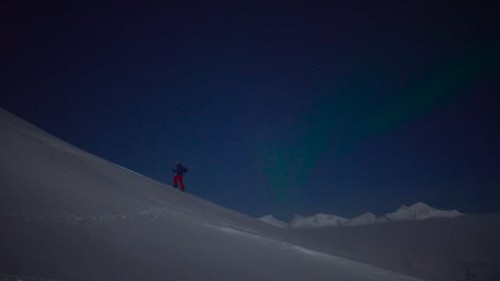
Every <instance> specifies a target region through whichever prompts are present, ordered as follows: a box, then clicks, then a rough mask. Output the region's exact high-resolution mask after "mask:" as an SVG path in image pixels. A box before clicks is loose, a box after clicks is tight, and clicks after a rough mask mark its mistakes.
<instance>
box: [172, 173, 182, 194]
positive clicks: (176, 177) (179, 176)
mask: <svg viewBox="0 0 500 281" xmlns="http://www.w3.org/2000/svg"><path fill="white" fill-rule="evenodd" d="M179 182H180V183H181V190H182V191H184V182H183V181H182V175H175V177H174V187H175V188H177V183H179Z"/></svg>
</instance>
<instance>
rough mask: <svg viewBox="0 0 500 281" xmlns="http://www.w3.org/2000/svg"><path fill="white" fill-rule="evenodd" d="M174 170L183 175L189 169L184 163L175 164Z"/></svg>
mask: <svg viewBox="0 0 500 281" xmlns="http://www.w3.org/2000/svg"><path fill="white" fill-rule="evenodd" d="M172 171H173V172H174V173H176V174H177V175H179V176H182V175H184V174H185V173H187V171H188V169H186V167H184V166H182V164H177V165H176V166H175V169H172Z"/></svg>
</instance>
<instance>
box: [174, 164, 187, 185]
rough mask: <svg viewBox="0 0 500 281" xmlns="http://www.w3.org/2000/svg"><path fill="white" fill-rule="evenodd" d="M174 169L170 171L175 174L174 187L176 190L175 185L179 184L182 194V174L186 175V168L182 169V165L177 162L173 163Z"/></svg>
mask: <svg viewBox="0 0 500 281" xmlns="http://www.w3.org/2000/svg"><path fill="white" fill-rule="evenodd" d="M175 164H176V165H175V169H172V171H173V172H174V173H175V176H174V187H175V188H177V184H178V183H180V184H181V190H182V192H184V189H185V188H184V182H183V181H182V176H183V175H184V173H187V171H188V169H186V167H184V166H183V165H182V164H181V161H177V162H176V163H175Z"/></svg>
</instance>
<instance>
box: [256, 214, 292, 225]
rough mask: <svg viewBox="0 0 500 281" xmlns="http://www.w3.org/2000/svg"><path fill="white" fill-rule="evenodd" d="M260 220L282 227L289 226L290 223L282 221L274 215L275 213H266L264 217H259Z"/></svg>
mask: <svg viewBox="0 0 500 281" xmlns="http://www.w3.org/2000/svg"><path fill="white" fill-rule="evenodd" d="M259 220H260V221H262V222H265V223H268V224H270V225H273V226H276V227H280V228H287V227H288V224H287V223H286V222H282V221H280V220H278V219H277V218H275V217H273V215H266V216H263V217H260V218H259Z"/></svg>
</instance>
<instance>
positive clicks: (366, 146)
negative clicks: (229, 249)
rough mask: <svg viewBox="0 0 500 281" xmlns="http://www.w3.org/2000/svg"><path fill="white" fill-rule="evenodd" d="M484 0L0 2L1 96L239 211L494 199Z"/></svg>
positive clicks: (287, 212) (499, 188)
mask: <svg viewBox="0 0 500 281" xmlns="http://www.w3.org/2000/svg"><path fill="white" fill-rule="evenodd" d="M498 15H500V5H499V4H498V3H495V2H494V1H487V2H486V1H484V2H481V1H423V0H422V1H420V0H419V1H321V2H316V1H283V2H281V1H280V2H278V1H227V2H226V1H200V2H191V1H157V2H149V1H136V2H132V1H111V2H107V1H95V2H94V1H61V2H58V1H33V2H32V3H30V2H29V1H2V2H1V3H0V26H1V34H2V36H1V37H2V39H1V41H2V43H1V46H0V51H1V52H0V54H1V66H2V67H1V83H0V93H1V98H0V105H1V106H2V107H3V108H5V109H6V110H8V111H10V112H12V113H14V114H16V115H18V116H20V117H22V118H24V119H25V120H27V121H29V122H31V123H33V124H35V125H37V126H39V127H41V128H42V129H44V130H46V131H48V132H49V133H51V134H53V135H55V136H57V137H59V138H61V139H63V140H65V141H67V142H69V143H71V144H73V145H76V146H78V147H80V148H82V149H84V150H87V151H89V152H91V153H93V154H96V155H98V156H100V157H102V158H105V159H107V160H110V161H112V162H115V163H117V164H119V165H121V166H124V167H126V168H129V169H131V170H134V171H136V172H139V173H141V174H144V175H146V176H148V177H151V178H153V179H156V180H158V181H161V182H165V183H169V184H171V182H172V172H171V170H172V168H173V167H174V166H175V161H176V160H180V161H181V162H182V163H183V164H184V165H185V166H186V167H187V168H188V169H189V172H188V174H187V175H186V177H185V183H186V186H187V192H189V193H191V194H194V195H196V196H199V197H201V198H204V199H207V200H210V201H213V202H215V203H217V204H220V205H223V206H226V207H229V208H232V209H235V210H237V211H240V212H243V213H245V214H248V215H250V216H262V215H266V214H274V215H275V216H277V217H278V218H280V219H283V220H289V219H290V218H291V216H292V215H293V214H300V215H312V214H315V213H318V212H323V213H332V214H337V215H341V216H346V217H350V216H355V215H359V214H361V213H363V212H365V211H372V212H374V213H375V214H377V215H381V214H383V213H385V212H389V211H392V210H393V209H395V208H397V207H399V206H400V205H401V204H412V203H415V202H417V201H423V202H425V203H427V204H429V205H431V206H434V207H437V208H440V209H455V208H456V209H458V210H460V211H462V212H466V213H486V212H499V211H500V141H499V137H500V113H499V111H500V110H499V108H500V97H499V94H500V82H499V81H500V70H499V65H500V64H499V63H500V20H499V19H498Z"/></svg>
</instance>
